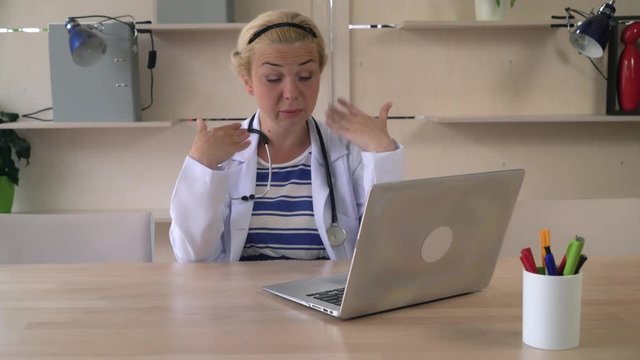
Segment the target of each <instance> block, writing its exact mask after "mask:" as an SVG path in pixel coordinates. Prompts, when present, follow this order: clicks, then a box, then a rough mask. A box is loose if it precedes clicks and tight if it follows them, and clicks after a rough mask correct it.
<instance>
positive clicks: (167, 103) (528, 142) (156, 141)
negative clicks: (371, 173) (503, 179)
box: [0, 0, 640, 211]
mask: <svg viewBox="0 0 640 360" xmlns="http://www.w3.org/2000/svg"><path fill="white" fill-rule="evenodd" d="M318 1H319V0H307V1H292V0H289V1H285V0H281V1H275V0H274V1H270V2H261V1H257V0H254V1H249V0H244V1H239V2H238V3H237V5H236V10H237V11H238V21H247V20H248V19H250V18H251V17H252V16H253V15H254V14H255V13H258V12H260V11H262V10H264V9H266V8H267V7H274V8H280V7H295V8H297V9H298V10H300V11H303V12H305V13H308V14H310V15H314V17H315V18H316V20H318V19H321V20H323V21H322V22H321V23H320V25H321V26H322V27H323V29H324V31H325V32H326V31H327V29H326V24H327V20H326V14H324V13H322V11H320V10H319V9H322V8H323V7H322V6H320V5H319V4H318ZM341 3H342V2H341ZM472 3H473V2H472V1H470V0H469V1H467V0H465V1H463V0H458V1H436V0H431V1H415V0H413V1H411V0H401V1H400V0H398V1H393V2H392V1H380V0H375V1H374V0H352V1H351V5H350V7H349V11H350V18H351V22H352V23H380V22H382V23H399V22H402V21H404V20H470V19H472V17H473V8H472ZM600 4H601V2H600V1H591V0H574V1H566V2H558V1H552V0H544V1H542V0H535V1H534V0H519V1H518V2H517V3H516V7H515V8H514V9H512V10H510V11H509V12H508V14H507V20H514V21H515V20H546V19H547V18H548V17H549V16H550V15H551V14H562V12H563V8H564V7H565V6H567V5H571V6H573V7H576V8H580V9H587V10H588V9H590V8H591V7H594V6H599V5H600ZM154 6H155V4H154V1H152V0H137V1H129V0H126V1H125V0H118V1H99V0H93V1H80V0H64V1H63V0H57V1H44V0H19V1H18V0H0V27H3V26H20V27H23V26H46V24H47V23H49V22H63V21H64V20H65V19H66V17H67V16H70V15H83V14H93V13H99V14H107V15H120V14H125V13H129V14H133V15H135V16H136V18H138V19H140V20H142V19H154V17H155V15H154ZM616 6H617V7H618V9H619V11H618V14H619V15H630V14H640V2H638V1H636V0H626V1H625V0H620V1H618V2H617V4H616ZM349 34H350V35H349V39H344V38H342V40H340V41H347V40H348V41H349V42H350V45H351V51H350V54H348V55H349V56H346V57H345V56H344V54H341V56H342V58H343V59H346V60H341V61H340V62H339V63H338V64H337V66H338V67H339V68H340V69H342V70H344V69H345V68H348V70H350V73H351V76H350V79H351V81H350V85H351V98H352V100H353V101H355V103H356V104H357V105H359V106H361V107H362V108H363V109H365V110H367V111H368V112H370V113H372V114H373V113H377V111H378V107H379V106H380V105H381V104H382V103H383V102H384V101H386V100H387V99H389V100H392V101H394V103H395V106H394V107H393V109H392V115H416V114H436V115H495V114H573V113H580V114H603V113H604V96H605V82H604V81H603V80H602V79H601V78H599V75H597V74H596V72H595V70H594V69H593V68H592V67H591V65H590V64H589V63H588V61H587V60H586V59H585V58H584V57H581V56H579V55H577V54H576V53H575V52H574V51H572V50H571V49H570V48H569V44H568V33H567V32H566V30H549V29H499V30H411V31H409V30H367V31H352V32H350V33H349ZM236 35H237V32H234V31H230V32H226V33H214V32H199V33H198V32H187V33H179V34H167V33H164V34H159V33H158V34H156V47H157V50H158V66H157V69H156V88H155V90H156V99H155V104H154V106H153V107H152V108H151V109H150V110H149V111H148V112H147V113H145V114H144V120H168V119H173V118H176V117H195V116H207V117H226V116H233V117H239V116H249V115H250V114H251V112H252V111H253V109H254V103H253V99H251V97H249V96H248V95H246V94H244V92H243V90H242V87H241V86H240V82H239V81H238V80H237V79H236V77H235V75H234V74H233V73H232V71H231V70H230V67H229V62H228V58H229V55H228V54H229V52H230V51H231V49H232V48H233V46H234V43H235V36H236ZM141 49H142V50H141V54H142V55H141V61H140V62H141V66H142V67H144V65H145V64H146V56H145V54H146V49H148V40H147V39H145V38H144V37H143V36H141ZM599 64H600V65H601V66H604V65H605V64H604V62H602V61H599ZM0 68H1V69H2V71H0V84H2V86H0V108H1V109H4V110H9V111H14V112H20V113H26V112H29V111H32V110H36V109H39V108H42V107H46V106H49V105H51V95H50V84H49V68H48V53H47V38H46V34H9V35H7V34H4V35H0ZM347 73H348V72H347ZM328 75H329V74H328V73H327V74H325V79H324V84H323V86H324V89H325V90H324V93H323V94H322V95H321V101H319V105H318V111H317V113H319V114H322V112H323V110H324V108H325V107H326V104H327V102H328V99H329V96H328V91H329V89H328V77H329V76H328ZM339 80H340V81H344V79H339ZM147 81H148V75H147V73H146V72H145V71H142V72H141V84H142V88H143V90H142V91H143V96H142V98H143V102H145V100H146V99H147V96H148V89H147V84H148V82H147ZM45 115H46V114H45ZM390 126H391V131H392V133H393V135H394V136H396V137H397V139H398V140H400V142H402V143H403V144H404V145H405V146H406V153H407V160H408V164H407V165H408V166H407V174H406V175H407V176H408V177H409V178H415V177H427V176H436V175H445V174H452V173H463V172H473V171H482V170H491V169H500V168H513V167H522V168H525V169H526V171H527V177H526V180H525V183H524V186H523V189H522V193H521V198H522V199H584V198H611V197H638V196H640V141H639V139H640V123H629V124H624V123H592V124H574V123H563V124H560V123H555V124H553V123H552V124H542V123H534V124H434V123H430V122H424V121H415V120H412V121H402V120H397V121H393V122H392V123H391V125H390ZM20 133H21V134H22V135H23V136H25V137H26V138H27V139H28V140H29V141H30V142H31V144H32V147H33V148H32V161H31V165H30V166H29V167H27V168H25V169H23V170H22V171H21V173H20V175H21V186H20V187H19V188H18V189H17V194H16V203H15V206H14V210H15V211H48V210H78V209H121V208H126V209H166V208H168V205H169V199H170V196H171V190H172V186H173V182H174V180H175V178H176V176H177V173H178V171H179V169H180V165H181V162H182V159H183V158H184V156H185V154H186V153H187V152H188V149H189V147H190V143H191V139H192V136H193V128H192V125H191V124H181V125H178V126H175V127H172V128H167V129H109V130H105V129H83V130H24V131H20Z"/></svg>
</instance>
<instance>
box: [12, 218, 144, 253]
mask: <svg viewBox="0 0 640 360" xmlns="http://www.w3.org/2000/svg"><path fill="white" fill-rule="evenodd" d="M153 244H154V220H153V216H152V214H151V213H149V212H101V213H73V214H68V213H64V214H0V264H27V263H31V264H37V263H106V262H111V263H131V262H151V261H152V260H153Z"/></svg>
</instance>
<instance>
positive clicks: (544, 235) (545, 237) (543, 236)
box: [539, 228, 551, 268]
mask: <svg viewBox="0 0 640 360" xmlns="http://www.w3.org/2000/svg"><path fill="white" fill-rule="evenodd" d="M539 236H540V261H541V263H542V267H543V268H544V267H545V261H544V257H545V255H546V253H545V251H544V248H545V247H546V246H551V241H550V240H549V229H548V228H542V229H541V230H540V233H539Z"/></svg>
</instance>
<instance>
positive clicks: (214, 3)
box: [156, 0, 234, 24]
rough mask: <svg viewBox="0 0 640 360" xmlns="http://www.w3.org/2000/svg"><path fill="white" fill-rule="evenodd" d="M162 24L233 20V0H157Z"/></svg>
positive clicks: (159, 19) (227, 21)
mask: <svg viewBox="0 0 640 360" xmlns="http://www.w3.org/2000/svg"><path fill="white" fill-rule="evenodd" d="M156 10H157V15H158V23H160V24H185V23H186V24H198V23H230V22H233V18H234V14H233V13H234V9H233V0H180V1H178V0H157V1H156Z"/></svg>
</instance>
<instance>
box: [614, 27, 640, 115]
mask: <svg viewBox="0 0 640 360" xmlns="http://www.w3.org/2000/svg"><path fill="white" fill-rule="evenodd" d="M638 39H640V22H634V23H631V24H630V25H628V26H627V27H626V28H625V29H624V30H623V31H622V35H621V36H620V40H621V41H622V42H623V43H624V49H623V50H622V53H621V54H620V59H619V61H618V103H619V104H620V110H622V111H633V110H636V109H637V108H638V107H639V106H640V51H639V50H638V47H637V46H636V42H637V41H638Z"/></svg>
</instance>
